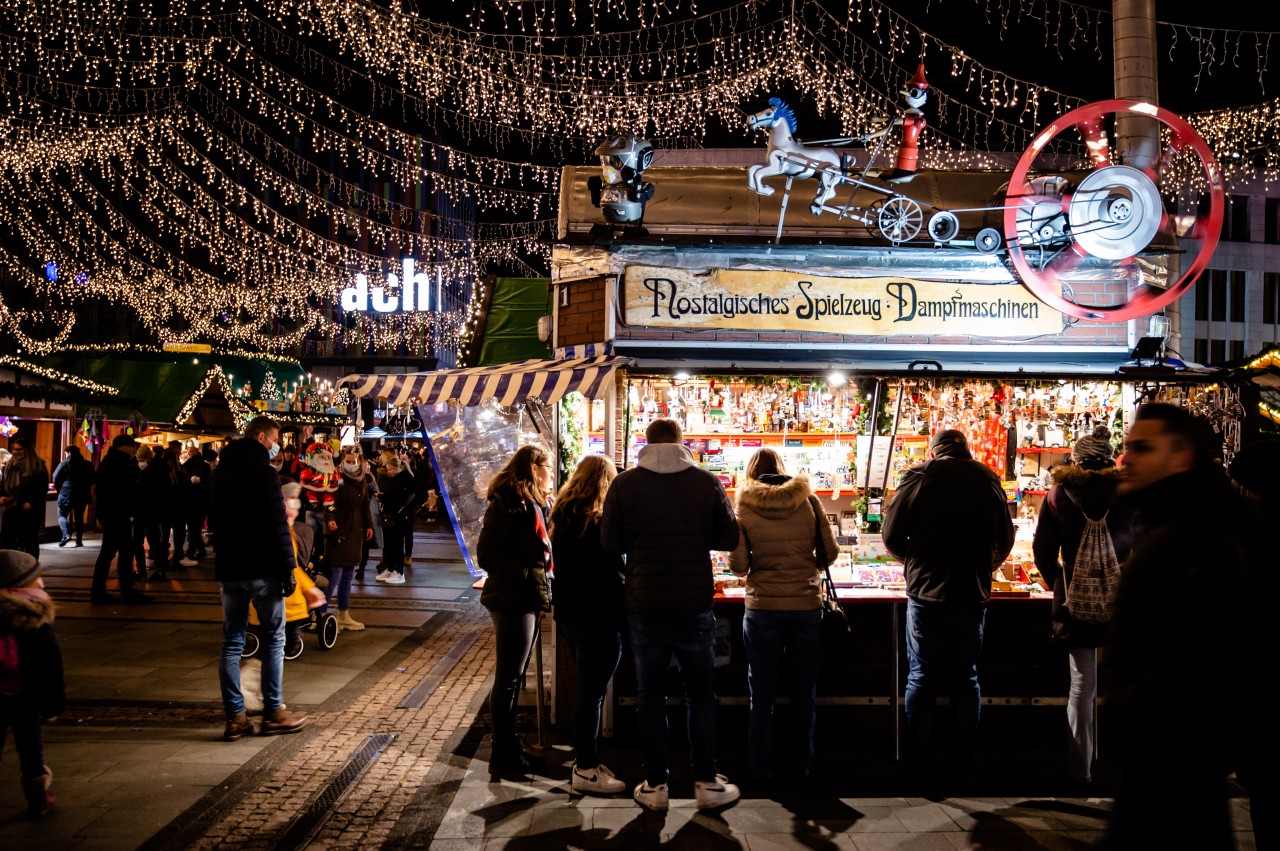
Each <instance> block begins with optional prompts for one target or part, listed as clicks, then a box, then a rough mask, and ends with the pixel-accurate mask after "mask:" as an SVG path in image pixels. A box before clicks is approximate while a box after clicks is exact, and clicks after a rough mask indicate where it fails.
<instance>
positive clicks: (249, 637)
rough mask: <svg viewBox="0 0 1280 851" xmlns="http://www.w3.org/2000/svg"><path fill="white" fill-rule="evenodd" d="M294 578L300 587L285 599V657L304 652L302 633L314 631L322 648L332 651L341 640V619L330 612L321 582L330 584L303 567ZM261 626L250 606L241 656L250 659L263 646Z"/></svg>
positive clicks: (296, 569)
mask: <svg viewBox="0 0 1280 851" xmlns="http://www.w3.org/2000/svg"><path fill="white" fill-rule="evenodd" d="M293 578H294V579H295V580H297V587H295V588H294V589H293V593H292V594H290V595H289V596H288V597H286V598H285V600H284V658H285V659H289V660H292V659H297V658H298V657H299V656H301V655H302V650H303V642H302V633H303V632H314V633H315V634H316V637H317V639H318V640H319V645H320V649H321V650H332V649H333V645H334V644H337V643H338V619H337V618H336V617H334V616H333V615H331V614H329V599H328V595H327V594H325V592H324V591H323V590H322V588H321V583H323V585H324V586H325V587H327V586H328V584H329V583H328V580H326V579H325V578H324V577H323V576H319V575H317V574H315V573H312V572H308V571H306V570H303V569H302V568H300V567H295V568H294V569H293ZM258 625H259V624H258V613H257V612H256V611H254V609H253V608H252V607H250V609H249V630H248V631H247V632H246V633H245V636H244V650H243V651H242V652H241V654H240V656H241V658H242V659H251V658H253V657H254V656H257V655H258V651H259V650H261V649H262V638H261V636H259V635H258Z"/></svg>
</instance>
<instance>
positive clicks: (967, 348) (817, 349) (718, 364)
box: [614, 340, 1222, 382]
mask: <svg viewBox="0 0 1280 851" xmlns="http://www.w3.org/2000/svg"><path fill="white" fill-rule="evenodd" d="M614 348H615V350H616V351H617V352H618V354H620V355H626V356H627V357H629V358H631V359H633V360H634V361H635V362H636V363H635V367H634V371H637V372H643V371H646V370H652V371H654V372H664V373H665V372H677V371H690V370H698V371H701V372H714V371H722V372H728V373H743V374H745V373H759V372H766V373H767V372H778V371H780V370H793V371H796V372H814V373H819V372H829V371H831V370H843V371H848V372H852V373H858V372H863V373H873V374H877V375H894V374H907V373H912V374H920V373H924V372H925V371H928V374H934V375H937V374H942V375H949V376H965V375H973V376H989V377H998V376H1015V375H1026V376H1028V377H1035V378H1114V379H1127V380H1156V381H1173V380H1177V381H1193V382H1199V381H1211V380H1214V379H1215V378H1217V377H1219V376H1221V375H1222V371H1221V370H1216V369H1215V370H1205V369H1196V368H1190V369H1185V370H1176V371H1175V370H1173V369H1171V368H1164V369H1153V368H1146V367H1144V368H1138V367H1136V366H1134V365H1133V362H1132V361H1130V360H1129V349H1127V348H1122V347H1111V346H1107V347H1103V346H1036V347H1030V346H1016V345H921V346H915V347H910V346H903V345H892V344H867V345H856V346H855V345H850V344H848V343H810V344H803V345H787V346H779V345H777V344H776V343H743V342H717V341H707V342H703V341H700V342H699V343H698V344H697V346H696V347H693V346H690V347H680V346H679V345H678V344H673V343H672V342H670V341H647V340H646V341H639V340H631V341H628V340H617V341H615V342H614ZM913 364H914V365H915V366H914V368H913V366H912V365H913Z"/></svg>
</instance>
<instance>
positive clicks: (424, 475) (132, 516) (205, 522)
mask: <svg viewBox="0 0 1280 851" xmlns="http://www.w3.org/2000/svg"><path fill="white" fill-rule="evenodd" d="M297 439H298V442H299V446H297V447H294V446H291V447H287V448H286V450H285V451H281V447H280V442H279V440H280V426H279V424H278V423H276V422H275V421H274V420H271V419H270V418H268V417H257V418H255V419H254V420H252V421H251V422H249V424H248V425H247V426H246V428H245V431H244V433H243V435H242V436H241V437H239V438H238V439H235V440H232V441H230V442H228V443H227V444H226V446H225V447H223V449H222V451H221V452H217V451H215V450H213V449H212V448H211V447H208V446H206V447H203V448H202V447H199V446H194V445H192V446H187V447H184V446H183V445H182V444H181V443H180V442H179V441H172V442H170V443H169V444H168V445H167V446H165V447H164V448H163V449H156V448H153V447H152V446H150V445H148V444H144V443H140V442H139V441H137V440H136V439H135V438H134V437H132V436H130V435H127V434H122V435H118V436H116V437H115V438H114V439H113V440H112V441H111V444H110V446H109V447H108V449H107V451H106V452H105V453H104V455H103V457H102V459H101V461H100V463H99V464H98V467H97V469H96V470H95V469H94V466H93V464H92V463H91V462H90V461H88V460H87V459H86V458H85V457H84V454H83V452H82V451H81V449H80V448H79V447H77V446H74V445H72V446H67V447H66V449H65V454H64V457H63V460H62V462H61V463H60V464H59V465H58V467H57V468H56V469H55V471H54V474H53V478H52V483H53V486H54V487H55V488H56V491H57V507H58V519H59V528H60V531H61V538H60V540H59V542H58V546H60V547H65V546H67V545H69V544H71V543H72V542H73V541H74V545H75V546H76V547H82V546H84V533H85V528H86V512H87V510H88V509H89V508H90V506H92V507H93V509H94V514H95V517H96V521H97V524H98V525H99V526H100V527H101V529H102V543H101V551H100V553H99V555H98V558H97V561H96V562H95V565H94V571H93V581H92V586H91V591H90V601H91V603H94V604H101V603H111V602H124V603H129V604H137V603H146V602H148V601H149V600H150V598H149V597H148V596H147V595H146V594H144V593H143V592H142V591H141V590H140V589H139V586H140V585H141V584H142V583H145V582H148V581H154V580H156V579H161V578H164V577H165V576H166V575H167V574H168V573H169V572H170V571H174V570H181V569H185V568H190V567H195V566H196V565H198V564H199V563H200V562H201V561H202V560H204V559H206V558H207V557H208V549H212V550H213V556H214V575H215V578H216V579H217V581H218V583H219V588H220V592H221V601H222V610H223V626H222V650H221V656H220V661H219V666H218V676H219V683H220V687H221V691H222V703H223V709H224V713H225V716H226V726H225V728H224V730H223V738H224V739H226V740H227V741H235V740H237V739H239V738H241V737H242V736H244V735H247V734H253V733H255V732H256V733H258V734H259V735H280V734H287V733H295V732H298V731H300V730H302V729H303V728H304V727H305V726H306V723H307V718H306V715H305V714H304V713H301V712H297V711H294V710H290V709H289V708H288V707H287V706H286V705H285V703H284V701H283V691H282V688H283V682H282V681H283V667H284V666H283V662H284V648H285V639H286V633H287V631H286V627H287V626H290V627H295V626H296V625H297V623H298V622H299V621H300V620H302V619H305V618H306V617H307V615H308V612H309V611H310V610H313V609H320V608H323V607H326V606H327V605H329V603H330V601H331V600H332V601H333V602H334V603H336V606H337V611H338V614H337V626H338V629H339V630H351V631H358V630H362V629H364V625H363V624H361V623H359V622H358V621H356V620H355V619H354V618H353V617H352V616H351V612H350V597H351V583H352V580H353V578H354V577H356V576H360V575H361V574H362V573H363V571H364V569H365V567H366V566H367V564H368V561H369V558H370V550H371V549H376V548H379V547H381V548H383V560H382V563H381V564H378V565H377V570H378V577H377V578H378V580H379V581H382V582H386V583H389V584H403V583H404V571H405V568H406V567H407V566H409V565H411V564H412V547H413V519H414V515H415V513H417V512H418V510H419V509H420V508H424V507H427V508H430V509H431V510H430V511H429V512H427V514H428V519H429V520H431V521H433V522H434V521H435V520H436V519H438V514H437V512H438V508H437V506H438V505H439V502H438V500H437V499H436V492H435V488H436V483H435V478H434V474H433V472H432V467H431V463H430V460H429V457H428V456H427V455H426V451H425V449H424V450H412V449H407V448H406V449H404V450H386V451H383V452H381V453H379V454H378V455H377V456H375V457H373V458H365V457H363V455H362V454H361V452H360V450H359V449H358V448H356V447H345V448H344V449H343V451H342V452H341V453H340V454H339V455H338V463H337V465H335V464H334V463H333V455H332V452H331V450H330V448H329V444H328V443H327V441H324V440H313V439H312V434H311V431H310V429H309V428H304V429H303V430H302V431H301V432H299V433H298V434H297ZM299 450H301V451H299ZM49 485H50V477H49V472H48V466H47V465H46V464H45V462H44V460H43V459H41V458H40V457H39V456H38V455H37V454H36V452H35V449H34V447H33V446H32V444H31V442H30V441H28V440H27V439H25V438H23V437H17V438H14V439H12V440H11V441H10V442H9V449H7V450H2V449H0V512H3V514H2V515H0V742H2V741H3V736H4V735H6V733H7V731H8V730H9V729H12V730H13V733H14V739H15V744H16V748H17V751H18V757H19V764H20V770H21V773H22V779H23V782H22V788H23V791H24V793H25V794H26V797H27V801H28V811H29V815H30V816H31V817H32V818H39V817H40V816H42V815H43V814H44V813H46V812H47V811H48V810H49V809H50V808H51V807H52V806H53V804H54V801H55V797H54V794H53V792H52V791H51V788H52V779H53V772H52V771H51V770H50V768H49V767H48V766H47V765H45V762H44V750H43V744H42V737H41V732H40V725H41V721H42V720H46V721H47V720H50V719H52V718H55V717H56V716H57V715H58V714H59V713H60V712H61V711H62V709H63V706H64V703H65V699H64V685H63V677H62V661H61V655H60V653H59V651H58V645H57V640H56V638H55V637H54V634H53V619H54V606H53V602H52V601H51V600H50V598H49V596H48V594H47V593H45V591H44V590H43V588H44V586H43V581H42V579H41V572H42V567H41V565H40V563H39V553H40V550H39V539H40V536H41V533H42V532H43V527H44V513H45V503H46V499H47V495H48V489H49ZM302 517H305V518H306V519H305V522H298V521H299V520H300V518H302ZM379 519H380V521H379ZM148 557H149V558H150V561H151V563H152V567H153V570H152V572H151V573H150V574H147V573H146V572H145V567H146V564H147V560H148ZM113 564H114V565H115V570H116V573H117V575H118V577H119V586H120V596H119V597H117V596H115V595H113V594H110V593H109V592H108V590H107V580H108V576H109V574H110V571H111V568H112V565H113ZM326 589H327V590H326ZM251 613H252V614H251ZM251 621H252V627H251V626H250V623H251ZM250 628H252V629H253V630H254V631H255V634H256V635H257V637H258V639H259V642H260V646H261V652H260V656H261V660H262V668H261V671H262V672H261V693H262V702H263V712H262V718H261V721H260V724H259V725H258V726H257V727H255V725H254V723H253V722H252V721H251V720H250V719H249V717H248V715H247V713H246V711H245V701H244V693H243V691H242V689H241V679H240V661H241V655H242V653H243V651H244V647H245V640H246V634H247V632H248V630H249V629H250Z"/></svg>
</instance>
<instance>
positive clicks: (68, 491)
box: [53, 444, 93, 547]
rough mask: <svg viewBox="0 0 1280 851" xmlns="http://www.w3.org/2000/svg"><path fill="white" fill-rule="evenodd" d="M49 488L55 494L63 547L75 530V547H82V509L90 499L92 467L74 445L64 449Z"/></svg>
mask: <svg viewBox="0 0 1280 851" xmlns="http://www.w3.org/2000/svg"><path fill="white" fill-rule="evenodd" d="M53 487H54V489H55V490H57V492H58V525H59V526H61V527H62V540H60V541H58V546H60V547H65V546H66V545H67V544H68V543H69V542H70V541H71V532H72V530H74V531H75V535H76V546H77V547H83V546H84V510H85V508H87V507H88V506H89V503H90V502H91V501H92V499H93V465H92V464H90V463H89V462H88V461H86V460H85V457H84V453H83V452H81V451H80V447H79V446H76V445H74V444H73V445H71V446H68V447H67V448H66V450H65V454H64V455H63V458H62V463H61V464H59V465H58V468H57V469H56V470H54V471H53Z"/></svg>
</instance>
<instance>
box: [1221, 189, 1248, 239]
mask: <svg viewBox="0 0 1280 851" xmlns="http://www.w3.org/2000/svg"><path fill="white" fill-rule="evenodd" d="M1249 236H1250V234H1249V199H1248V198H1247V197H1246V196H1243V195H1228V196H1227V197H1226V204H1224V205H1223V216H1222V238H1223V239H1224V240H1228V241H1231V242H1248V241H1249Z"/></svg>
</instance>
